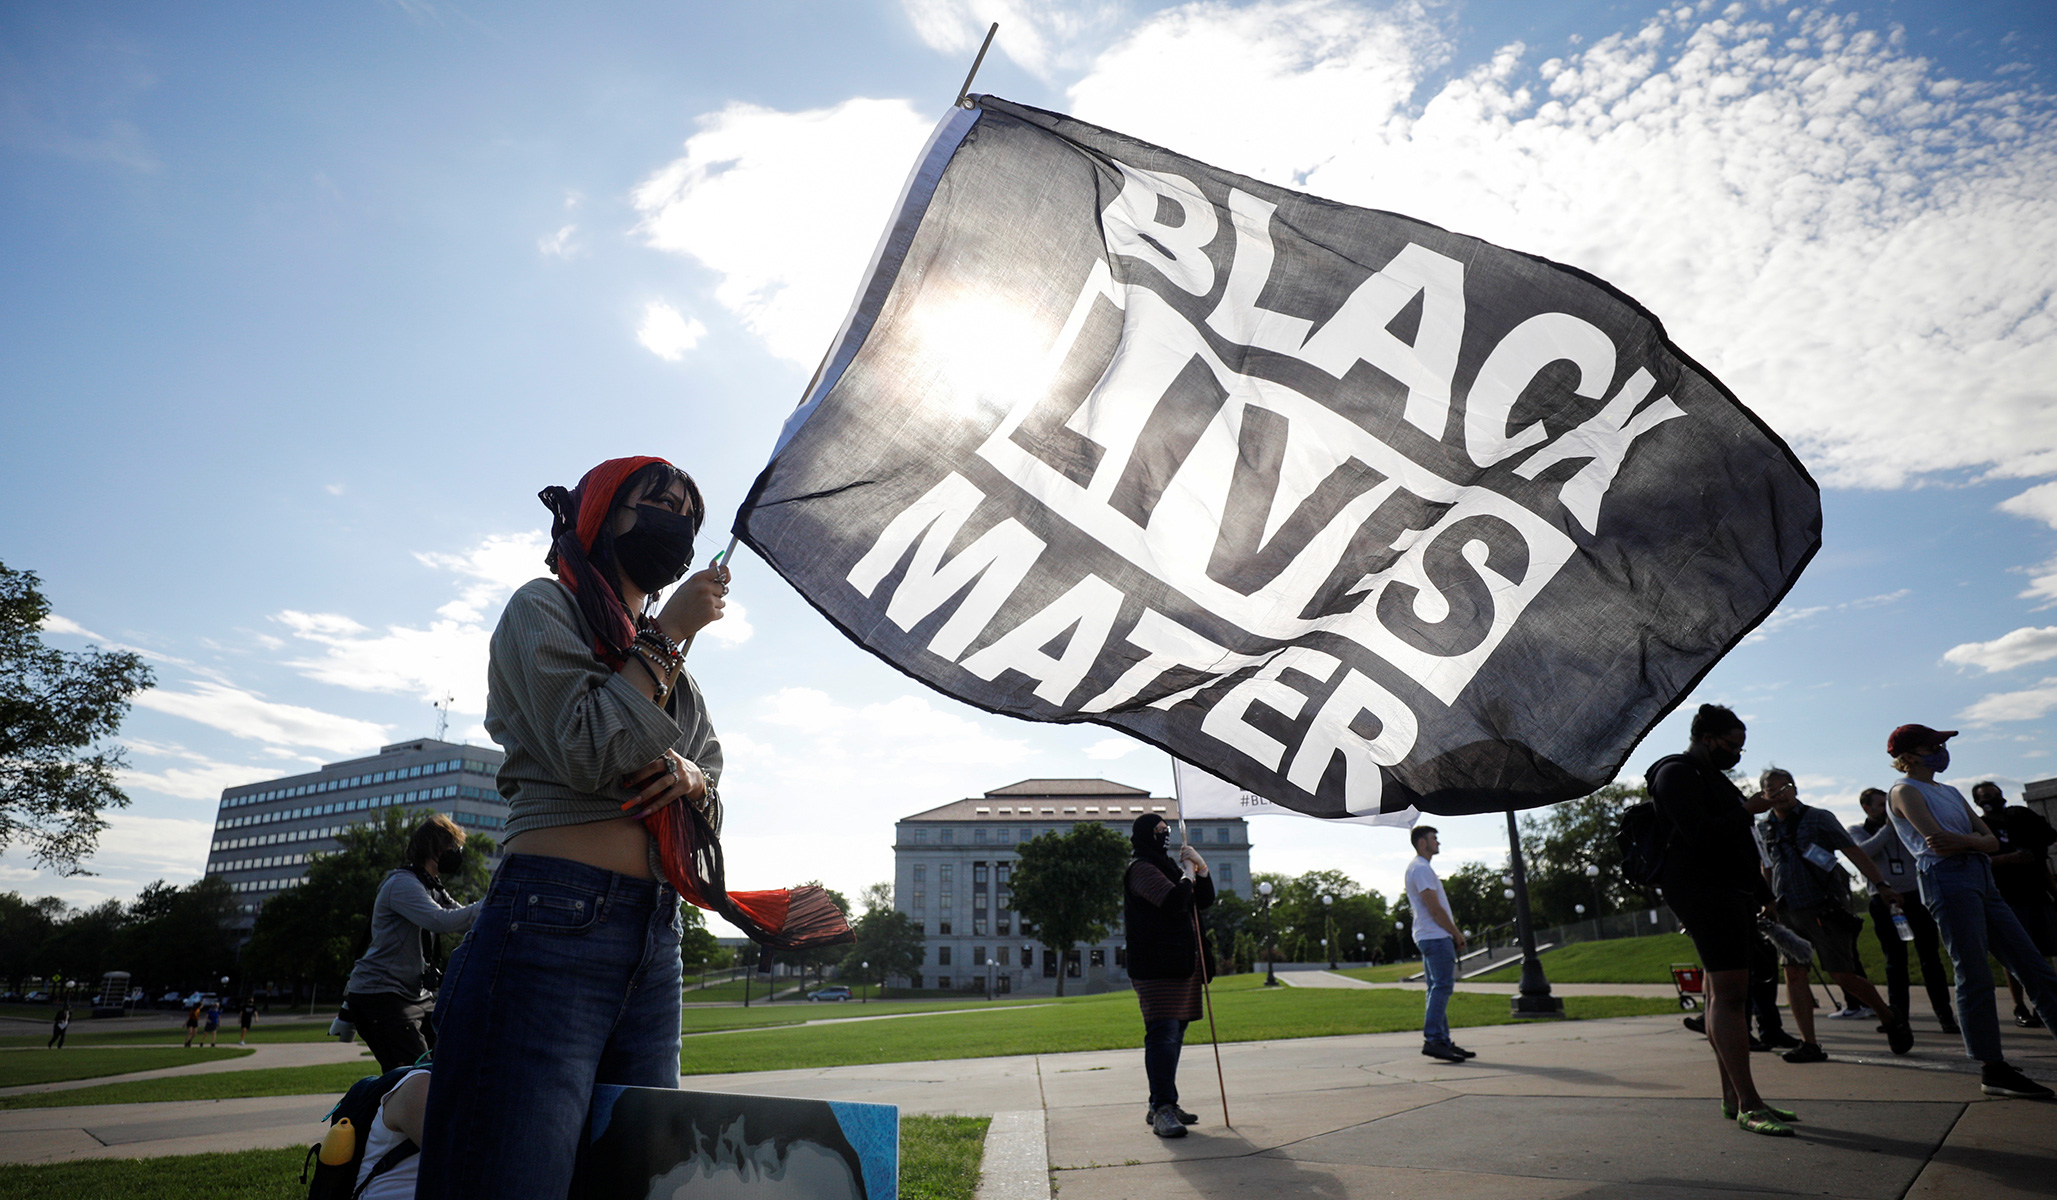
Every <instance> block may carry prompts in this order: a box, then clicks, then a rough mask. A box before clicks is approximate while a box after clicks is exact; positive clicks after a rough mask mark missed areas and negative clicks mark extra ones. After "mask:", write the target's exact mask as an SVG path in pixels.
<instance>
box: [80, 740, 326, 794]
mask: <svg viewBox="0 0 2057 1200" xmlns="http://www.w3.org/2000/svg"><path fill="white" fill-rule="evenodd" d="M127 745H128V749H129V753H130V755H131V756H132V758H141V759H152V758H160V759H161V758H169V759H173V760H175V762H176V763H178V764H181V765H173V766H167V767H165V768H163V769H161V770H155V771H146V770H141V769H135V768H132V769H129V770H125V771H123V772H122V773H121V785H122V787H123V788H125V789H138V788H141V789H147V790H149V791H153V792H161V793H163V794H164V795H167V796H176V797H178V798H179V799H181V800H217V799H219V798H220V797H221V793H222V789H223V788H231V787H235V786H237V785H239V784H245V783H255V782H257V781H258V780H260V779H269V778H271V777H273V776H275V775H277V774H278V769H277V768H276V767H275V766H253V765H251V764H248V763H225V762H217V761H215V760H214V759H211V758H208V757H207V756H206V755H204V754H195V753H193V752H192V751H190V750H187V749H185V748H184V747H182V746H168V745H161V744H159V743H155V742H146V741H142V740H139V739H133V738H132V739H129V741H128V743H127ZM274 749H277V748H274ZM285 753H287V754H291V751H285Z"/></svg>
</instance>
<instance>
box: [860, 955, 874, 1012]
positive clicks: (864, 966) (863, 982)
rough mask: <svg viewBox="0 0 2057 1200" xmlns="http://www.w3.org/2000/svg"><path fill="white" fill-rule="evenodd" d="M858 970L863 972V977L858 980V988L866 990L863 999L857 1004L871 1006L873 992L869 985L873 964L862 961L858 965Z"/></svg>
mask: <svg viewBox="0 0 2057 1200" xmlns="http://www.w3.org/2000/svg"><path fill="white" fill-rule="evenodd" d="M857 969H858V970H859V971H861V972H863V974H862V976H861V977H860V978H859V979H858V980H857V986H858V987H861V988H864V989H865V992H864V996H863V998H862V999H860V1000H858V1002H857V1003H859V1004H870V1003H871V990H870V986H869V985H870V983H871V964H870V963H868V962H862V961H860V962H858V964H857Z"/></svg>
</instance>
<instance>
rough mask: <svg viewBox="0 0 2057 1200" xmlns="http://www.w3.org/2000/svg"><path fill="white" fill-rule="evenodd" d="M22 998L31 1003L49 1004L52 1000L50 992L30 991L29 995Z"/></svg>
mask: <svg viewBox="0 0 2057 1200" xmlns="http://www.w3.org/2000/svg"><path fill="white" fill-rule="evenodd" d="M22 999H24V1000H26V1001H28V1002H29V1003H30V1004H48V1003H49V1002H50V993H48V992H30V993H29V994H28V995H26V996H23V997H22Z"/></svg>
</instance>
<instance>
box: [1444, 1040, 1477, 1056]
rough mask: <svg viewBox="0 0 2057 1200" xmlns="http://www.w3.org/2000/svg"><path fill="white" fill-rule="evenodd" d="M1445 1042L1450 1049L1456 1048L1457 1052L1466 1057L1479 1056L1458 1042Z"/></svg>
mask: <svg viewBox="0 0 2057 1200" xmlns="http://www.w3.org/2000/svg"><path fill="white" fill-rule="evenodd" d="M1443 1044H1444V1045H1446V1046H1448V1047H1449V1048H1450V1049H1452V1050H1455V1051H1456V1052H1457V1053H1459V1054H1462V1055H1463V1056H1464V1057H1466V1058H1477V1057H1478V1055H1476V1054H1473V1053H1472V1052H1471V1051H1469V1050H1466V1049H1465V1048H1464V1047H1462V1046H1460V1045H1458V1044H1457V1043H1456V1042H1445V1043H1443Z"/></svg>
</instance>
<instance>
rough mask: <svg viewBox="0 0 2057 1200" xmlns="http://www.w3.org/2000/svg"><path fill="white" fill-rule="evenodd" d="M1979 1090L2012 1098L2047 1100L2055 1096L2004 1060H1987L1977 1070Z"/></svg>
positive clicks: (1990, 1094)
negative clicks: (1982, 1066)
mask: <svg viewBox="0 0 2057 1200" xmlns="http://www.w3.org/2000/svg"><path fill="white" fill-rule="evenodd" d="M1979 1090H1980V1091H1982V1092H1984V1093H1985V1094H1986V1095H1988V1096H2005V1097H2007V1098H2009V1099H2013V1100H2048V1099H2050V1098H2051V1097H2052V1096H2057V1092H2052V1091H2051V1090H2050V1089H2049V1088H2046V1087H2044V1086H2043V1085H2042V1084H2040V1083H2037V1082H2036V1081H2035V1080H2033V1079H2030V1078H2029V1077H2028V1076H2026V1075H2023V1074H2022V1073H2021V1072H2019V1071H2017V1070H2015V1069H2014V1068H2013V1067H2011V1066H2008V1065H2007V1064H2006V1063H2004V1062H1989V1063H1987V1064H1986V1065H1985V1067H1984V1069H1982V1070H1981V1071H1980V1072H1979Z"/></svg>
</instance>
